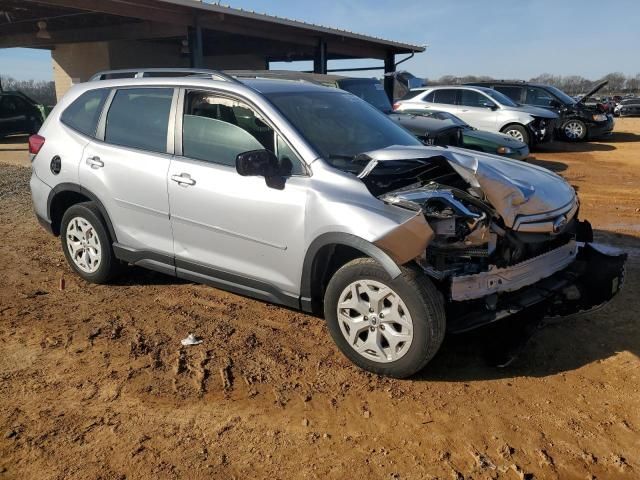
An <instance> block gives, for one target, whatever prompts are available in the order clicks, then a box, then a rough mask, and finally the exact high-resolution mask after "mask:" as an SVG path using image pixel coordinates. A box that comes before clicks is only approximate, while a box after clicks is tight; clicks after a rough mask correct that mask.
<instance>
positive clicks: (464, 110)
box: [460, 108, 469, 112]
mask: <svg viewBox="0 0 640 480" xmlns="http://www.w3.org/2000/svg"><path fill="white" fill-rule="evenodd" d="M460 111H461V112H468V111H469V109H467V108H463V109H462V110H460Z"/></svg>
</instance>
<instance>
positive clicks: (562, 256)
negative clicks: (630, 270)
mask: <svg viewBox="0 0 640 480" xmlns="http://www.w3.org/2000/svg"><path fill="white" fill-rule="evenodd" d="M626 259H627V254H626V253H624V252H621V251H619V250H617V249H613V248H611V247H608V246H604V245H598V244H594V243H583V244H581V243H576V242H570V243H569V244H567V245H566V246H564V247H561V248H559V249H556V250H553V251H551V252H548V253H547V254H544V255H541V256H539V257H536V258H533V259H531V260H530V261H528V262H522V263H521V264H518V265H514V266H513V267H510V268H504V269H496V270H494V271H493V273H491V271H489V272H483V273H480V274H477V275H468V276H465V277H460V278H461V280H460V281H459V282H456V281H455V279H454V281H453V282H452V297H453V296H454V295H455V296H456V297H457V298H458V301H456V298H452V299H453V300H454V301H453V302H451V303H450V311H449V312H448V315H447V317H448V330H449V331H451V332H463V331H467V330H472V329H474V328H478V327H481V326H483V325H486V324H489V323H493V322H496V321H498V320H501V319H502V318H505V317H507V316H510V315H512V314H514V313H518V312H521V311H523V310H525V309H528V308H531V307H533V306H534V305H538V306H540V307H542V308H541V310H540V311H542V312H543V314H544V315H545V316H548V317H554V316H567V315H571V314H574V313H579V312H585V311H588V310H593V309H595V308H598V307H601V306H602V305H604V304H606V303H607V302H608V301H610V300H611V299H612V298H613V297H614V296H615V295H616V294H617V293H618V292H619V291H620V288H622V283H623V280H624V265H625V262H626ZM540 268H543V269H546V271H541V270H540ZM543 274H549V275H548V276H544V275H543ZM529 275H532V276H529ZM541 276H543V277H544V278H540V277H541ZM469 277H471V278H469ZM483 285H484V286H485V287H487V288H488V290H485V296H484V297H483V298H478V297H477V296H476V294H475V293H474V292H479V290H478V288H482V286H483ZM486 292H489V295H486Z"/></svg>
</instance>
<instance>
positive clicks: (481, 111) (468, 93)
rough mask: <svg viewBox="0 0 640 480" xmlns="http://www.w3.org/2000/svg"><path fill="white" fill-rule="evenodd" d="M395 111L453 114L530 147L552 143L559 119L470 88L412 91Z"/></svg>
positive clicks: (482, 89)
mask: <svg viewBox="0 0 640 480" xmlns="http://www.w3.org/2000/svg"><path fill="white" fill-rule="evenodd" d="M393 107H394V110H396V111H411V110H414V111H415V110H418V111H419V110H430V109H433V110H440V111H445V112H449V113H452V114H454V115H456V116H457V117H459V118H461V119H462V120H464V121H465V122H467V123H468V124H469V125H471V126H472V127H475V128H478V129H480V130H488V131H490V132H500V133H506V134H507V135H511V136H512V137H515V138H517V139H518V140H520V141H522V142H524V143H527V144H529V145H534V144H536V143H544V142H548V141H551V139H552V138H553V128H554V124H555V120H557V118H558V115H557V114H556V113H554V112H551V111H549V110H547V109H544V108H538V107H530V106H524V105H519V104H517V103H515V102H514V101H513V100H511V99H510V98H509V97H507V96H505V95H503V94H502V93H500V92H498V91H496V90H493V89H491V88H486V87H472V86H466V85H454V86H438V87H425V88H419V89H415V90H411V91H410V92H409V93H408V94H407V95H405V96H404V97H403V98H402V99H401V100H399V101H398V102H396V103H395V104H394V106H393Z"/></svg>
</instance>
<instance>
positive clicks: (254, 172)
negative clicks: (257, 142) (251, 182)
mask: <svg viewBox="0 0 640 480" xmlns="http://www.w3.org/2000/svg"><path fill="white" fill-rule="evenodd" d="M278 167H279V165H278V157H276V156H275V155H274V154H273V153H272V152H270V151H269V150H251V151H249V152H243V153H240V154H239V155H238V156H237V157H236V171H237V172H238V173H239V174H240V175H242V176H243V177H255V176H259V177H265V178H272V177H275V176H278V175H279V174H280V172H279V171H278V170H279V168H278Z"/></svg>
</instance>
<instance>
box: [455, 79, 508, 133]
mask: <svg viewBox="0 0 640 480" xmlns="http://www.w3.org/2000/svg"><path fill="white" fill-rule="evenodd" d="M459 104H460V107H459V108H460V110H459V113H457V114H456V115H458V116H459V117H460V118H461V119H463V120H464V121H465V122H467V123H468V124H469V125H471V126H472V127H475V128H477V129H479V130H488V131H490V132H491V131H496V127H497V126H496V119H497V113H496V111H497V109H498V106H497V105H496V104H495V102H494V101H493V100H491V99H490V98H489V97H487V96H485V95H483V94H481V93H480V92H476V91H475V90H466V89H461V90H460V100H459Z"/></svg>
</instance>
